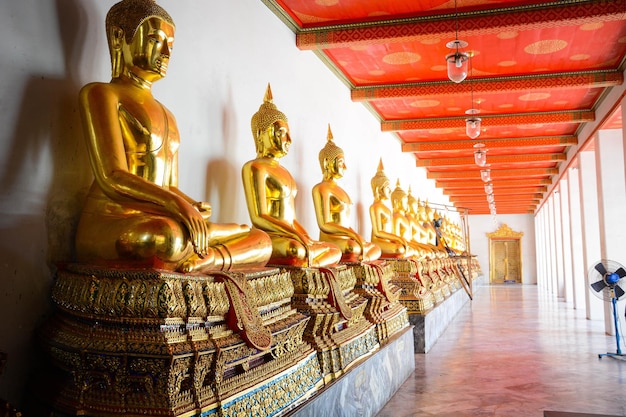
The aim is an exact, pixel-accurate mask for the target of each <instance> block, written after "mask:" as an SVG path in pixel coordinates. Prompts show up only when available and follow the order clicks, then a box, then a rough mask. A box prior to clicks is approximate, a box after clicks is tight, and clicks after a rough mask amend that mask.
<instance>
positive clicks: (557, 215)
mask: <svg viewBox="0 0 626 417" xmlns="http://www.w3.org/2000/svg"><path fill="white" fill-rule="evenodd" d="M552 197H553V198H552V200H553V202H554V205H553V206H552V209H553V210H554V217H553V227H554V262H555V263H554V266H555V271H556V296H557V297H558V298H565V276H564V275H563V237H562V234H561V229H562V227H561V192H560V190H559V189H558V188H557V190H556V191H555V192H554V193H553V195H552Z"/></svg>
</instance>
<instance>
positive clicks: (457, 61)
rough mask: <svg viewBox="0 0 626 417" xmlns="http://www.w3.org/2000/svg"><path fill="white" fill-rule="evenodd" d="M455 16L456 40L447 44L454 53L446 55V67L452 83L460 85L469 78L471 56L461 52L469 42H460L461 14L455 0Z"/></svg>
mask: <svg viewBox="0 0 626 417" xmlns="http://www.w3.org/2000/svg"><path fill="white" fill-rule="evenodd" d="M454 15H455V24H456V32H455V39H454V40H453V41H450V42H448V43H447V44H446V46H447V47H448V48H450V49H452V50H454V52H453V53H451V54H448V55H446V67H447V68H448V78H449V79H450V81H454V82H455V83H460V82H462V81H463V80H464V79H465V78H466V77H467V67H468V60H469V55H468V54H467V53H466V52H461V51H459V49H460V48H465V47H466V46H467V42H465V41H462V40H459V14H458V12H457V9H456V0H454Z"/></svg>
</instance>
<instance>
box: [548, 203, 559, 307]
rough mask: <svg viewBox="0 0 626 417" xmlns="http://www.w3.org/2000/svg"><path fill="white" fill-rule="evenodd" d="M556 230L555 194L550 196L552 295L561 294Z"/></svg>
mask: <svg viewBox="0 0 626 417" xmlns="http://www.w3.org/2000/svg"><path fill="white" fill-rule="evenodd" d="M555 237H556V232H555V227H554V195H551V196H550V197H548V273H549V274H548V289H549V292H550V294H551V295H554V296H555V297H558V296H559V293H558V284H557V274H558V272H557V261H556V242H555Z"/></svg>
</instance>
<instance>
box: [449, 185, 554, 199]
mask: <svg viewBox="0 0 626 417" xmlns="http://www.w3.org/2000/svg"><path fill="white" fill-rule="evenodd" d="M547 189H548V187H546V186H545V185H541V186H538V187H517V188H505V189H502V190H498V192H495V191H494V195H495V196H496V201H497V197H498V196H503V195H506V194H508V195H514V194H515V195H516V194H522V195H526V194H529V195H530V194H533V195H534V194H536V193H545V192H546V191H547ZM443 193H444V194H445V195H449V196H457V197H458V196H464V195H466V196H470V195H482V196H485V195H486V194H485V191H484V190H478V189H475V188H468V189H465V190H453V191H449V190H443Z"/></svg>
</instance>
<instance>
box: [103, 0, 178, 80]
mask: <svg viewBox="0 0 626 417" xmlns="http://www.w3.org/2000/svg"><path fill="white" fill-rule="evenodd" d="M105 28H106V33H107V41H108V43H109V51H110V54H111V65H112V76H113V78H117V77H119V76H120V75H121V74H122V72H123V70H124V68H125V67H137V68H138V70H139V71H142V72H143V73H145V74H142V75H143V76H145V78H146V79H147V80H148V81H153V80H154V79H158V78H162V77H164V76H165V71H166V70H167V64H168V62H169V57H170V52H171V48H172V44H173V41H174V30H175V25H174V20H172V17H171V16H170V15H169V14H168V13H167V12H166V11H165V10H164V9H163V8H162V7H161V6H159V5H158V4H156V3H155V2H154V0H122V1H120V2H119V3H117V4H115V5H113V7H111V9H110V10H109V12H108V13H107V16H106V21H105Z"/></svg>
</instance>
